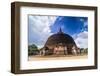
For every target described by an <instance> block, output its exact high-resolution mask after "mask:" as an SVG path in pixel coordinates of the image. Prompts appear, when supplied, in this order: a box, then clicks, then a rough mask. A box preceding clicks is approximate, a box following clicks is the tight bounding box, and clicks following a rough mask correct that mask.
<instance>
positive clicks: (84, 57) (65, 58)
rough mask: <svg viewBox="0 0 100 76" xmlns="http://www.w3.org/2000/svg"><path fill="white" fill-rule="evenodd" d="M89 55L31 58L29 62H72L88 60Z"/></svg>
mask: <svg viewBox="0 0 100 76" xmlns="http://www.w3.org/2000/svg"><path fill="white" fill-rule="evenodd" d="M86 58H88V56H87V55H78V56H73V55H68V56H64V55H63V56H29V58H28V60H29V61H34V60H35V61H40V60H70V59H86Z"/></svg>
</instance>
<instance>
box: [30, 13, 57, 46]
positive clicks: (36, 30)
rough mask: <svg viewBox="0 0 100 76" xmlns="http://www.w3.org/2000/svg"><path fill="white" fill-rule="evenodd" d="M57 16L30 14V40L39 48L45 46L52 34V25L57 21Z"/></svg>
mask: <svg viewBox="0 0 100 76" xmlns="http://www.w3.org/2000/svg"><path fill="white" fill-rule="evenodd" d="M56 19H57V17H56V16H33V15H29V25H28V26H29V28H28V30H29V31H28V35H29V36H28V37H29V38H28V39H29V40H28V41H29V44H32V43H34V44H35V45H37V46H38V47H39V48H40V47H43V45H44V44H45V42H46V40H47V38H48V37H49V36H50V35H51V34H52V33H51V29H50V26H52V25H53V24H54V22H55V21H56Z"/></svg>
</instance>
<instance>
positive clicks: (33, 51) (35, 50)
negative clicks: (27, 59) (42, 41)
mask: <svg viewBox="0 0 100 76" xmlns="http://www.w3.org/2000/svg"><path fill="white" fill-rule="evenodd" d="M38 53H39V50H38V47H37V46H36V45H35V44H32V45H29V46H28V55H37V54H38Z"/></svg>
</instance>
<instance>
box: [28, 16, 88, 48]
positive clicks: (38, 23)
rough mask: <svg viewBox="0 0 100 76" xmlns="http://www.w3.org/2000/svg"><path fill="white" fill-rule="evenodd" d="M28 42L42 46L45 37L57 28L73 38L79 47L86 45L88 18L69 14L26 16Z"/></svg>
mask: <svg viewBox="0 0 100 76" xmlns="http://www.w3.org/2000/svg"><path fill="white" fill-rule="evenodd" d="M28 19H29V20H28V21H29V22H28V27H29V28H28V42H29V44H36V45H37V46H38V48H41V47H43V45H44V44H45V42H46V40H47V38H48V37H49V36H51V35H52V34H54V33H57V32H58V31H59V28H61V29H62V31H63V32H64V33H66V34H69V35H71V36H72V37H73V38H74V41H75V42H76V44H77V46H78V47H80V48H87V47H88V43H87V42H88V18H87V17H71V16H34V15H29V16H28Z"/></svg>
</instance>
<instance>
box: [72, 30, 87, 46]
mask: <svg viewBox="0 0 100 76" xmlns="http://www.w3.org/2000/svg"><path fill="white" fill-rule="evenodd" d="M73 38H74V40H75V42H76V45H77V46H78V47H79V48H88V32H87V31H83V32H80V33H79V34H76V35H73Z"/></svg>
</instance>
